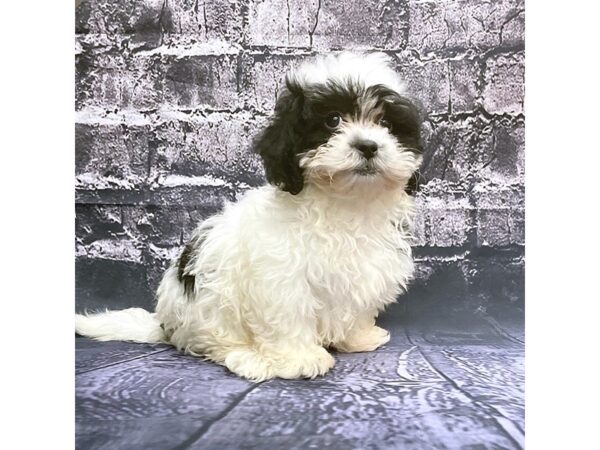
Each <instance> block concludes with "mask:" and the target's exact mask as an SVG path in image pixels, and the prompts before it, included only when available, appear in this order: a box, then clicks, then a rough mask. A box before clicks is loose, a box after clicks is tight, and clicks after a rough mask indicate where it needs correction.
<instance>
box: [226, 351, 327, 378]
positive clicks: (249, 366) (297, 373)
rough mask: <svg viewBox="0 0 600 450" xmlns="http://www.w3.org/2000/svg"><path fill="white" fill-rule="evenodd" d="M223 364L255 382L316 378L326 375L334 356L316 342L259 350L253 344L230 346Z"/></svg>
mask: <svg viewBox="0 0 600 450" xmlns="http://www.w3.org/2000/svg"><path fill="white" fill-rule="evenodd" d="M224 364H225V366H226V367H227V368H228V369H229V370H231V371H232V372H233V373H235V374H237V375H239V376H241V377H244V378H247V379H249V380H251V381H256V382H258V381H264V380H268V379H271V378H276V377H279V378H287V379H294V378H315V377H317V376H319V375H325V374H326V373H327V372H328V371H329V369H331V368H332V367H333V365H334V364H335V360H334V359H333V356H331V354H329V352H328V351H327V350H325V349H324V348H323V347H319V346H316V345H315V346H314V347H310V348H299V349H289V350H286V351H281V352H269V353H259V352H258V351H256V350H255V349H252V348H244V349H237V350H232V351H231V352H229V353H228V354H227V356H226V358H225V362H224Z"/></svg>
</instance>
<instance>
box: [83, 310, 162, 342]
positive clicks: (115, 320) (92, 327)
mask: <svg viewBox="0 0 600 450" xmlns="http://www.w3.org/2000/svg"><path fill="white" fill-rule="evenodd" d="M75 331H76V332H77V333H78V334H80V335H82V336H86V337H90V338H93V339H96V340H98V341H133V342H145V343H167V342H168V341H167V339H166V336H165V333H164V330H163V329H162V327H161V325H160V322H159V321H158V319H157V318H156V314H155V313H149V312H148V311H146V310H144V309H141V308H129V309H124V310H122V311H105V312H101V313H95V314H89V315H88V314H76V315H75Z"/></svg>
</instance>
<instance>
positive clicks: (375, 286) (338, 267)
mask: <svg viewBox="0 0 600 450" xmlns="http://www.w3.org/2000/svg"><path fill="white" fill-rule="evenodd" d="M399 243H400V244H401V240H400V237H399V235H398V234H397V233H396V230H394V229H393V227H391V226H390V227H386V228H385V229H383V230H368V229H360V228H359V229H356V228H355V229H345V230H339V229H338V230H317V232H315V233H312V234H311V235H309V236H307V241H306V242H305V244H306V246H307V251H308V255H309V257H308V259H307V267H306V276H307V281H308V284H309V285H310V286H311V290H312V291H313V293H314V294H315V295H316V297H317V298H318V299H319V300H320V301H321V302H324V303H326V304H334V303H335V304H337V303H340V302H343V303H345V304H346V306H351V305H350V304H349V303H359V304H361V305H367V304H370V303H376V302H377V300H378V299H379V298H381V297H382V296H384V295H385V294H386V293H388V292H389V290H390V289H393V288H394V287H395V286H396V285H397V284H398V283H399V282H400V281H401V280H402V278H403V277H404V276H406V274H404V273H403V272H405V271H406V268H405V267H407V264H409V260H410V255H408V254H407V253H406V248H404V249H403V248H400V247H402V246H401V245H399ZM324 306H325V305H324Z"/></svg>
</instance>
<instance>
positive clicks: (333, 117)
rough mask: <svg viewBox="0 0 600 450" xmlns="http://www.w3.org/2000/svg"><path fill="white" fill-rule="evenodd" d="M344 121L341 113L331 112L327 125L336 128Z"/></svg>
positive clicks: (326, 121) (326, 120)
mask: <svg viewBox="0 0 600 450" xmlns="http://www.w3.org/2000/svg"><path fill="white" fill-rule="evenodd" d="M341 123H342V116H340V114H339V113H331V114H329V115H328V116H327V118H326V119H325V126H326V127H327V128H329V129H331V130H335V129H336V128H337V127H339V126H340V124H341Z"/></svg>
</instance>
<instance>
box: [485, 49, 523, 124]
mask: <svg viewBox="0 0 600 450" xmlns="http://www.w3.org/2000/svg"><path fill="white" fill-rule="evenodd" d="M523 60H524V55H523V53H515V54H513V55H497V56H494V57H491V58H489V59H488V60H487V62H486V70H485V74H484V76H485V87H484V89H483V106H484V107H485V109H486V111H488V112H490V113H495V114H504V113H508V114H522V113H523V98H524V94H525V92H524V88H525V86H524V80H525V65H524V61H523Z"/></svg>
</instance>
